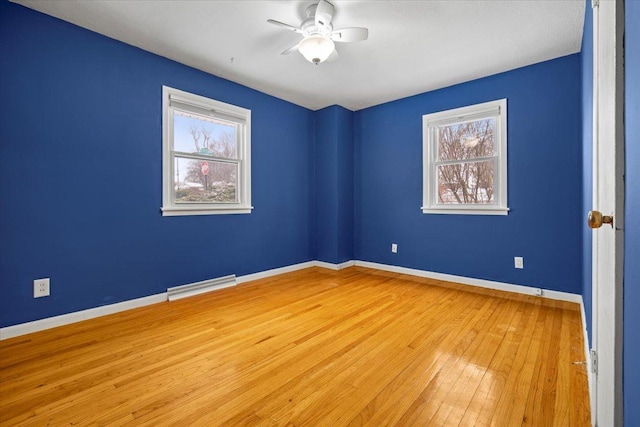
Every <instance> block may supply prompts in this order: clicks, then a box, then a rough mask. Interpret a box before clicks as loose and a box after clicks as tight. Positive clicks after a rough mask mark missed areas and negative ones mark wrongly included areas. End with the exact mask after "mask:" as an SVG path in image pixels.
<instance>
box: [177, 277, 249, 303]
mask: <svg viewBox="0 0 640 427" xmlns="http://www.w3.org/2000/svg"><path fill="white" fill-rule="evenodd" d="M237 284H238V281H237V280H236V275H235V274H232V275H230V276H224V277H218V278H217V279H210V280H203V281H202V282H196V283H189V284H188V285H182V286H175V287H173V288H168V289H167V299H168V300H169V301H175V300H178V299H182V298H187V297H190V296H193V295H200V294H204V293H205V292H211V291H216V290H218V289H224V288H229V287H231V286H236V285H237Z"/></svg>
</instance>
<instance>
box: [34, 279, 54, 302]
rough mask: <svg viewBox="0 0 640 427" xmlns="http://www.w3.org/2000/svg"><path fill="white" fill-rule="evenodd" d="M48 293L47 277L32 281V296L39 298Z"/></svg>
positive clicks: (48, 283)
mask: <svg viewBox="0 0 640 427" xmlns="http://www.w3.org/2000/svg"><path fill="white" fill-rule="evenodd" d="M49 295H50V282H49V278H48V277H46V278H44V279H36V280H34V281H33V297H34V298H40V297H46V296H49Z"/></svg>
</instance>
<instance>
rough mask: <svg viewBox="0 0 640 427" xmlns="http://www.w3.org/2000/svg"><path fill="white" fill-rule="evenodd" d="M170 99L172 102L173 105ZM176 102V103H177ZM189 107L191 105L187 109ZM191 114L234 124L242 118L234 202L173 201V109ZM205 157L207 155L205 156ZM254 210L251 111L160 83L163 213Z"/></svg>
mask: <svg viewBox="0 0 640 427" xmlns="http://www.w3.org/2000/svg"><path fill="white" fill-rule="evenodd" d="M172 100H173V101H174V102H173V104H174V105H172ZM176 104H178V105H176ZM189 108H193V109H192V110H189ZM176 109H177V110H180V111H185V112H188V113H191V114H198V115H203V113H207V112H208V113H209V114H211V115H212V116H214V117H215V116H216V115H217V116H218V117H220V118H221V119H223V120H230V121H233V120H234V119H237V120H238V121H237V123H241V122H242V121H244V125H243V126H236V132H239V135H238V137H237V140H238V146H237V152H238V160H237V162H238V176H237V186H236V196H237V201H236V202H235V203H233V202H232V203H207V202H193V203H188V202H181V203H176V201H175V188H174V174H175V158H176V154H175V150H174V149H173V148H174V144H173V138H174V129H173V117H174V110H176ZM177 157H178V158H186V157H192V158H194V159H197V160H203V161H211V162H218V161H222V162H227V163H235V161H228V160H220V159H217V158H215V157H212V158H209V157H207V156H202V157H203V158H200V157H201V156H199V155H192V156H191V155H190V156H184V155H182V154H179V155H178V156H177ZM205 157H206V158H205ZM252 210H253V206H251V110H249V109H246V108H242V107H238V106H235V105H231V104H227V103H224V102H221V101H216V100H214V99H211V98H206V97H204V96H200V95H195V94H193V93H189V92H185V91H182V90H179V89H174V88H171V87H168V86H162V208H161V211H162V216H184V215H220V214H248V213H251V211H252Z"/></svg>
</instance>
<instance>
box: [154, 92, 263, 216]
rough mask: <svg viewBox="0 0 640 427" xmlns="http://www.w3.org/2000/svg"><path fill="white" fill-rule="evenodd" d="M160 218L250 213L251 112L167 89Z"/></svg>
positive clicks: (163, 123)
mask: <svg viewBox="0 0 640 427" xmlns="http://www.w3.org/2000/svg"><path fill="white" fill-rule="evenodd" d="M162 110H163V121H162V125H163V129H162V130H163V136H162V144H163V156H162V162H163V177H162V179H163V195H162V215H164V216H175V215H211V214H238V213H251V209H252V207H251V111H250V110H247V109H244V108H240V107H236V106H234V105H229V104H225V103H223V102H219V101H214V100H212V99H209V98H205V97H202V96H198V95H193V94H190V93H187V92H183V91H180V90H177V89H172V88H170V87H166V86H163V88H162Z"/></svg>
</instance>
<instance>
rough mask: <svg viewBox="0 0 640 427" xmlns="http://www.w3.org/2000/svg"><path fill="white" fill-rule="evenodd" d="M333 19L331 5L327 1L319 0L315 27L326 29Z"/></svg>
mask: <svg viewBox="0 0 640 427" xmlns="http://www.w3.org/2000/svg"><path fill="white" fill-rule="evenodd" d="M332 18H333V5H332V4H331V3H329V2H328V1H327V0H320V2H319V3H318V6H317V7H316V26H317V27H326V26H329V25H330V24H331V19H332Z"/></svg>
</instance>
